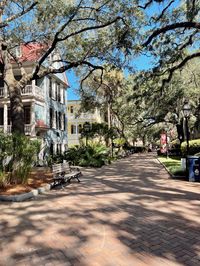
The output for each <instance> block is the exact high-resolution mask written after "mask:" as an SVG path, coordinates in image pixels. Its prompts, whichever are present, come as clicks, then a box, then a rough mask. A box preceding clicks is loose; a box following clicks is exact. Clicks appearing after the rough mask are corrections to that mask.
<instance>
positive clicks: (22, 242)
mask: <svg viewBox="0 0 200 266" xmlns="http://www.w3.org/2000/svg"><path fill="white" fill-rule="evenodd" d="M145 165H147V167H146V166H145ZM149 165H150V166H149ZM83 172H84V176H83V178H82V180H81V183H80V184H77V183H75V182H72V184H70V185H69V186H66V187H65V188H64V189H62V190H59V189H54V190H51V191H49V192H47V193H46V194H43V195H41V196H39V197H38V198H36V199H34V200H30V201H27V202H22V203H1V205H2V213H1V220H0V229H1V233H0V251H1V254H3V256H2V257H1V258H0V264H3V265H9V263H10V264H11V265H13V264H16V263H15V262H17V263H18V264H19V265H21V264H23V263H27V264H28V265H32V264H33V265H36V264H37V265H44V264H45V263H48V262H50V261H51V262H52V263H55V264H59V263H60V264H62V263H67V262H69V263H71V264H69V265H83V266H84V265H87V266H90V265H91V266H93V265H95V264H94V262H95V263H97V264H96V265H103V266H104V265H105V266H107V265H110V263H112V265H150V266H151V265H152V266H155V265H189V264H188V261H189V260H190V259H191V258H193V259H194V261H195V260H196V261H198V259H199V258H200V257H199V256H200V250H199V241H200V239H199V233H200V221H199V215H200V205H199V199H200V196H199V189H200V184H189V183H186V182H182V181H180V182H177V181H175V180H171V179H169V177H168V174H166V172H165V170H164V169H163V168H162V166H161V165H160V164H159V163H158V162H157V161H155V159H152V157H148V158H147V159H146V157H145V155H141V156H140V157H139V156H132V157H130V158H129V159H127V158H126V159H124V160H121V161H118V162H115V163H114V164H113V165H111V166H105V167H103V168H101V169H92V168H88V169H83ZM161 174H162V175H161ZM187 256H189V257H187ZM30 261H32V262H31V263H32V264H29V262H30ZM41 261H42V263H41ZM133 262H134V263H135V264H131V263H133ZM113 263H114V264H113ZM18 264H17V265H18ZM191 265H198V264H191Z"/></svg>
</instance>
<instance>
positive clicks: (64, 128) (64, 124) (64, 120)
mask: <svg viewBox="0 0 200 266" xmlns="http://www.w3.org/2000/svg"><path fill="white" fill-rule="evenodd" d="M63 130H64V131H66V119H65V114H63Z"/></svg>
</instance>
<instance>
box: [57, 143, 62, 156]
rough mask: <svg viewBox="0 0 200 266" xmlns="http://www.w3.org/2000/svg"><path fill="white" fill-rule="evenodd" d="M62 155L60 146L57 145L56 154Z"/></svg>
mask: <svg viewBox="0 0 200 266" xmlns="http://www.w3.org/2000/svg"><path fill="white" fill-rule="evenodd" d="M61 153H62V144H57V154H61Z"/></svg>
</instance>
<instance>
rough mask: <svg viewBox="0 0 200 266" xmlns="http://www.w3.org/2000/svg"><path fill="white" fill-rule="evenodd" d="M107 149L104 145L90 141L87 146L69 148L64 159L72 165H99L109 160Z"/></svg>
mask: <svg viewBox="0 0 200 266" xmlns="http://www.w3.org/2000/svg"><path fill="white" fill-rule="evenodd" d="M108 155H109V150H108V148H107V147H106V146H104V145H101V144H98V143H91V144H90V145H88V146H80V147H78V146H76V147H73V148H69V149H68V150H67V151H66V152H65V155H64V159H65V160H67V161H68V162H70V163H71V164H73V165H79V166H85V167H86V166H91V167H101V166H102V165H104V164H106V163H108V161H109V157H108Z"/></svg>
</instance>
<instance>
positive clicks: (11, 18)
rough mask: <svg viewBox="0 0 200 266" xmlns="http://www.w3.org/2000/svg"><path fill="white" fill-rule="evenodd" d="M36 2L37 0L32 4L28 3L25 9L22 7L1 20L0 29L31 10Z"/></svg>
mask: <svg viewBox="0 0 200 266" xmlns="http://www.w3.org/2000/svg"><path fill="white" fill-rule="evenodd" d="M37 4H38V1H35V2H34V3H33V4H32V5H30V6H29V7H27V8H26V9H23V10H22V11H21V12H19V13H17V14H15V15H13V16H11V17H9V18H7V19H6V20H4V21H3V22H0V29H1V28H4V27H6V26H8V24H9V22H11V21H13V20H15V19H17V18H19V17H21V16H23V15H25V14H26V13H28V12H29V11H31V10H32V9H33V8H34V7H35V6H36V5H37Z"/></svg>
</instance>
